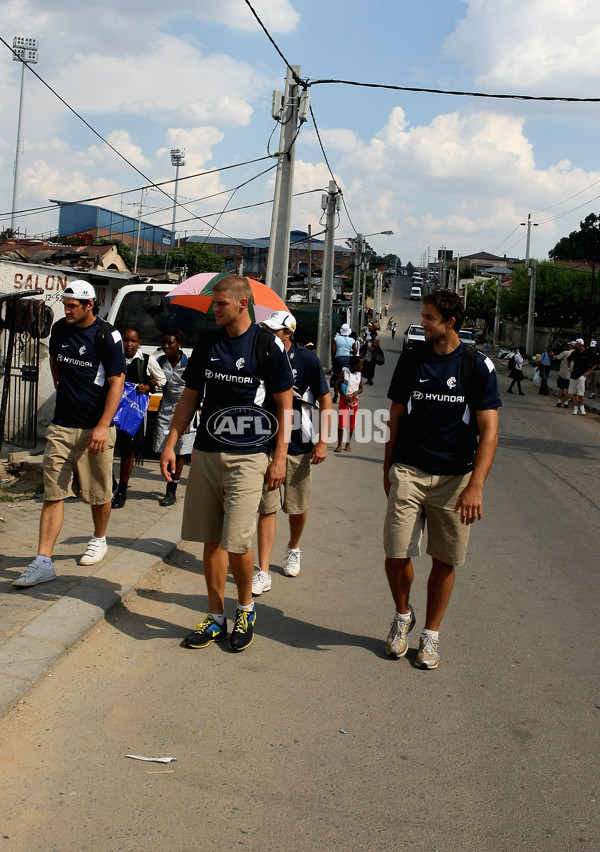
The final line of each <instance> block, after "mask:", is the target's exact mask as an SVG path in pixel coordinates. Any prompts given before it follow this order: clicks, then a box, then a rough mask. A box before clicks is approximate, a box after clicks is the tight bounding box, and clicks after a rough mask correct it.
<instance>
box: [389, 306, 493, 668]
mask: <svg viewBox="0 0 600 852" xmlns="http://www.w3.org/2000/svg"><path fill="white" fill-rule="evenodd" d="M421 316H422V325H423V328H424V329H425V341H426V345H425V346H424V347H423V348H422V349H420V350H416V351H411V350H409V351H408V352H406V353H403V354H402V355H401V356H400V358H399V359H398V364H397V366H396V370H395V372H394V376H393V378H392V382H391V384H390V389H389V392H388V397H389V398H390V399H391V401H392V404H391V407H390V434H389V439H388V442H387V444H386V448H385V459H384V468H383V485H384V489H385V493H386V495H387V497H388V505H387V512H386V517H385V524H384V549H385V555H386V560H385V569H386V573H387V578H388V582H389V585H390V589H391V592H392V596H393V598H394V602H395V604H396V613H395V615H394V619H393V621H392V624H391V627H390V632H389V635H388V637H387V641H386V645H385V648H386V651H387V653H388V654H389V655H390V656H392V657H403V656H404V655H405V654H406V651H407V648H408V634H409V633H410V631H411V630H412V628H413V627H414V624H415V620H416V619H415V614H414V611H413V608H412V606H411V605H410V603H409V595H410V588H411V585H412V581H413V566H412V557H413V556H418V555H420V545H421V538H422V534H423V530H424V525H425V522H427V553H428V554H429V555H430V556H431V559H432V567H431V573H430V575H429V580H428V584H427V610H426V615H425V627H424V630H423V633H422V634H421V637H420V641H419V651H418V653H417V656H416V659H415V665H417V666H418V667H420V668H425V669H434V668H437V666H438V664H439V661H440V657H439V651H438V640H439V636H438V631H439V627H440V624H441V621H442V618H443V616H444V613H445V611H446V607H447V605H448V601H449V600H450V594H451V592H452V586H453V584H454V574H455V566H457V565H462V563H463V562H464V560H465V555H466V550H467V544H468V540H469V527H470V524H472V523H473V522H474V521H476V520H479V519H480V518H481V514H482V511H481V510H482V501H483V484H484V482H485V479H486V477H487V474H488V472H489V470H490V468H491V466H492V462H493V460H494V454H495V452H496V446H497V443H498V408H499V407H500V405H501V404H502V403H501V402H500V396H499V394H498V387H497V382H496V373H495V370H494V365H493V364H492V362H491V361H490V359H489V358H486V357H485V356H484V355H483V354H482V353H480V352H474V351H471V352H469V351H468V350H466V349H465V346H464V344H462V343H461V342H460V340H459V337H458V333H457V332H458V331H459V329H460V327H461V324H462V318H463V308H462V301H461V299H460V297H459V296H458V295H457V294H456V293H452V292H450V291H449V290H436V291H435V292H434V293H431V294H429V295H427V296H425V297H424V299H423V309H422V312H421Z"/></svg>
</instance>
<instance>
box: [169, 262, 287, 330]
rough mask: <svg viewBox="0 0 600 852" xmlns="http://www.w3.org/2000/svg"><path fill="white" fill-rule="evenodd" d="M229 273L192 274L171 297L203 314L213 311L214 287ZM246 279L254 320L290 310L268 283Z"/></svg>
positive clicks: (250, 311)
mask: <svg viewBox="0 0 600 852" xmlns="http://www.w3.org/2000/svg"><path fill="white" fill-rule="evenodd" d="M227 275H231V273H230V272H218V273H215V272H200V273H198V275H192V277H191V278H186V280H185V281H182V282H181V284H178V285H177V287H174V288H173V289H172V290H171V292H170V293H169V299H170V300H171V302H172V303H173V304H175V305H183V306H184V307H186V308H192V310H194V311H200V313H202V314H208V313H210V312H211V311H212V292H213V287H214V285H215V284H216V283H217V281H220V279H221V278H225V277H226V276H227ZM246 281H247V282H248V284H249V285H250V287H251V289H252V302H251V303H250V305H249V307H248V312H249V314H250V318H251V319H252V321H253V322H262V321H263V320H265V319H266V318H267V317H268V316H269V314H272V313H273V311H287V310H288V308H287V305H286V304H285V302H284V301H283V300H282V299H280V298H279V296H278V295H277V293H275V292H274V291H273V290H271V288H270V287H267V285H266V284H261V283H260V281H255V280H254V278H246Z"/></svg>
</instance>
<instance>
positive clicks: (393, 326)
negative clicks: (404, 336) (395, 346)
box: [392, 322, 398, 340]
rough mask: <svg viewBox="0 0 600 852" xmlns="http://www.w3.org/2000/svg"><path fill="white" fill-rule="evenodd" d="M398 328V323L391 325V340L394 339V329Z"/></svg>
mask: <svg viewBox="0 0 600 852" xmlns="http://www.w3.org/2000/svg"><path fill="white" fill-rule="evenodd" d="M397 328H398V323H395V322H393V323H392V340H393V339H394V338H395V337H396V329H397Z"/></svg>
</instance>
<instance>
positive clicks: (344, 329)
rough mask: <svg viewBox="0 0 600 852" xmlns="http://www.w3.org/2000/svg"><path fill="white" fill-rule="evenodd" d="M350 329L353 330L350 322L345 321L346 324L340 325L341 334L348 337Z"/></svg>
mask: <svg viewBox="0 0 600 852" xmlns="http://www.w3.org/2000/svg"><path fill="white" fill-rule="evenodd" d="M350 331H351V329H350V326H349V325H348V323H347V322H345V323H344V324H343V325H342V326H341V327H340V334H341V335H342V336H343V337H348V335H349V334H350Z"/></svg>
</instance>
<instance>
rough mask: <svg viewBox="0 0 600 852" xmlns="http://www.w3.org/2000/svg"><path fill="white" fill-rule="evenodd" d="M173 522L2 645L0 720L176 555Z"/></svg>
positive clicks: (167, 520)
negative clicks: (65, 654) (86, 636)
mask: <svg viewBox="0 0 600 852" xmlns="http://www.w3.org/2000/svg"><path fill="white" fill-rule="evenodd" d="M179 511H180V512H181V506H180V507H179ZM177 520H178V521H179V519H177ZM173 521H174V517H173V514H170V515H169V516H167V517H163V518H161V519H160V520H159V521H157V522H156V523H155V524H154V525H153V526H152V527H150V529H149V530H148V531H147V534H146V535H145V536H144V537H143V538H140V539H137V540H136V542H135V545H134V547H132V548H131V549H119V550H117V551H116V552H115V554H114V556H113V557H112V558H111V559H110V560H109V561H108V562H106V563H102V568H101V569H100V570H99V571H98V572H97V573H96V574H94V575H92V576H91V577H85V578H84V579H82V581H81V582H80V583H78V584H77V585H76V586H74V587H72V588H71V589H70V590H69V591H68V592H67V593H66V594H65V595H64V596H63V597H61V598H60V599H59V600H57V601H55V602H54V603H53V604H52V605H51V606H50V607H48V609H45V610H44V611H43V612H41V613H40V614H39V615H37V616H36V617H35V618H33V619H32V620H31V621H30V622H28V624H26V625H25V626H24V627H22V628H21V629H20V630H19V632H18V633H16V634H15V635H14V636H11V637H10V638H9V639H7V640H6V641H5V642H4V643H3V644H2V645H1V646H0V717H2V716H4V715H6V713H8V711H9V710H10V709H11V708H12V707H14V706H15V704H17V702H18V701H20V700H21V699H22V698H23V697H24V696H25V695H26V694H27V693H28V692H29V691H30V690H31V689H32V688H33V687H34V686H35V685H36V683H38V681H39V680H41V678H42V677H44V675H45V674H46V673H47V672H48V669H49V668H51V666H52V665H54V663H56V661H57V660H59V659H60V658H61V657H62V656H63V654H64V653H65V652H66V651H68V650H69V649H70V648H72V647H73V645H75V643H76V642H78V641H79V640H80V639H83V638H84V636H85V635H86V634H87V633H89V631H90V630H92V629H93V628H94V627H96V625H98V624H99V623H100V622H101V621H102V620H103V619H104V618H105V616H106V613H107V612H109V611H110V610H111V609H112V608H113V607H114V606H115V604H118V603H119V602H120V601H121V600H122V599H123V598H124V597H125V596H126V595H127V594H128V593H129V592H130V591H131V590H132V589H133V588H134V587H135V586H136V585H138V584H139V582H140V581H141V580H142V579H143V578H144V577H145V576H146V575H147V574H149V573H150V571H151V570H152V569H153V568H154V567H155V566H156V565H157V564H158V563H159V562H162V561H163V560H164V559H166V558H167V557H168V556H169V555H170V554H171V553H172V552H173V551H174V550H175V548H176V547H177V546H178V544H179V539H178V540H177V541H172V540H171V539H170V538H169V534H170V535H171V536H172V533H173V527H174V524H173ZM175 528H176V529H179V523H177V524H176V526H175Z"/></svg>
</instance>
